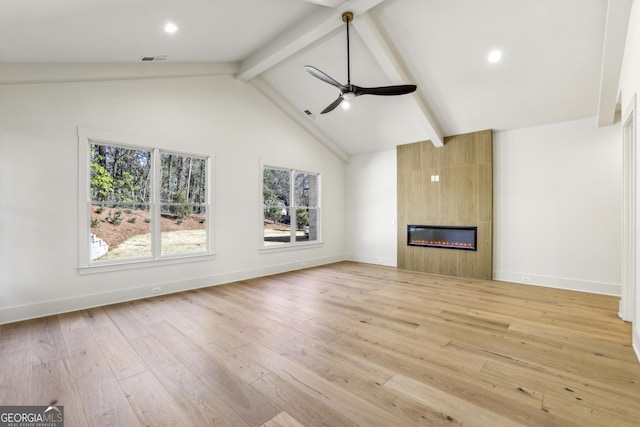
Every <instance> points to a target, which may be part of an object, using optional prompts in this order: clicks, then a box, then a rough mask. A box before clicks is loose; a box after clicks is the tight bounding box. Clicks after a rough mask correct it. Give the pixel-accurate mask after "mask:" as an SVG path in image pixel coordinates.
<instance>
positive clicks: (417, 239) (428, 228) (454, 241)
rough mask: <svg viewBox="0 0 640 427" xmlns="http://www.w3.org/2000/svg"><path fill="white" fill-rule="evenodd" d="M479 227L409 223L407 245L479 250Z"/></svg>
mask: <svg viewBox="0 0 640 427" xmlns="http://www.w3.org/2000/svg"><path fill="white" fill-rule="evenodd" d="M477 237H478V227H458V226H450V227H449V226H442V225H408V226H407V245H409V246H428V247H434V248H446V249H464V250H468V251H475V250H477V246H476V241H477Z"/></svg>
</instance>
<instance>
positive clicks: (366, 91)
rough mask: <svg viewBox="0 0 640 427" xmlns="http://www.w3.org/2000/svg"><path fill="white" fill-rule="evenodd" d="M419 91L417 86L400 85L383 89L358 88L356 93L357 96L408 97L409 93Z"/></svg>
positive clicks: (382, 87) (383, 87)
mask: <svg viewBox="0 0 640 427" xmlns="http://www.w3.org/2000/svg"><path fill="white" fill-rule="evenodd" d="M416 89H417V86H416V85H398V86H381V87H359V86H356V87H355V90H354V93H355V95H356V96H360V95H384V96H393V95H406V94H407V93H411V92H414V91H415V90H416Z"/></svg>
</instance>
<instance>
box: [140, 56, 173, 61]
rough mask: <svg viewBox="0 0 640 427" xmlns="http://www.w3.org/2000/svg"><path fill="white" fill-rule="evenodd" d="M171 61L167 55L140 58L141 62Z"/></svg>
mask: <svg viewBox="0 0 640 427" xmlns="http://www.w3.org/2000/svg"><path fill="white" fill-rule="evenodd" d="M167 59H169V56H167V55H159V56H143V57H142V58H140V62H163V61H166V60H167Z"/></svg>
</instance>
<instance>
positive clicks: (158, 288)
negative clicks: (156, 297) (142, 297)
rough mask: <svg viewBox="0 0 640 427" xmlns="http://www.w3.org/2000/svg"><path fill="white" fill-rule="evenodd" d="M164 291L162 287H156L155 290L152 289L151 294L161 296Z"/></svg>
mask: <svg viewBox="0 0 640 427" xmlns="http://www.w3.org/2000/svg"><path fill="white" fill-rule="evenodd" d="M161 291H162V288H161V287H160V286H156V287H155V288H152V289H151V293H153V294H159V293H160V292H161Z"/></svg>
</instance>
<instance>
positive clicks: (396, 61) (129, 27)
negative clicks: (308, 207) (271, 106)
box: [0, 0, 632, 159]
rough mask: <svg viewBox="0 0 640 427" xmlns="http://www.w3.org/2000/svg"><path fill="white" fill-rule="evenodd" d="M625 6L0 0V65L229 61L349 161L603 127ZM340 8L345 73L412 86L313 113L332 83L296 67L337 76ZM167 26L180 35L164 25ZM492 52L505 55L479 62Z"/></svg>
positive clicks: (492, 1) (507, 1) (586, 2)
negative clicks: (498, 133) (525, 130)
mask: <svg viewBox="0 0 640 427" xmlns="http://www.w3.org/2000/svg"><path fill="white" fill-rule="evenodd" d="M631 2H632V0H609V1H607V0H537V1H530V0H484V1H477V0H446V1H444V0H349V1H344V0H55V1H52V0H29V1H25V0H2V2H1V3H0V71H2V67H5V68H4V69H5V70H7V69H11V68H10V67H15V66H16V65H17V64H16V63H29V64H31V63H33V65H29V64H27V65H25V64H21V65H20V66H21V67H23V68H22V69H24V67H29V66H31V67H38V66H41V64H39V63H63V64H67V65H66V66H67V68H66V70H67V71H69V70H70V68H69V67H70V65H71V64H72V65H73V66H78V67H79V66H80V64H79V63H82V64H83V65H84V66H87V64H89V63H101V64H105V65H106V63H108V64H109V66H112V67H113V66H118V64H119V65H121V66H128V67H132V66H133V65H131V64H136V65H135V66H136V67H138V66H140V67H142V66H149V65H151V64H139V60H140V58H141V57H143V56H159V55H167V56H168V61H167V62H168V63H173V64H174V65H173V67H177V66H178V64H180V63H185V64H183V65H185V66H186V65H187V64H186V63H191V66H193V64H192V63H194V62H195V63H202V64H201V66H213V65H225V66H227V65H228V66H229V67H227V68H230V69H233V70H234V72H235V74H236V77H237V78H238V79H240V80H243V81H247V82H249V83H251V84H254V85H255V86H256V88H258V89H259V90H260V91H262V92H263V93H264V94H265V95H266V96H267V97H269V98H270V99H271V100H272V101H273V102H274V103H275V104H276V105H277V106H278V107H280V108H281V109H282V110H283V111H285V112H286V113H287V114H289V115H290V116H291V117H292V118H293V119H294V120H296V121H297V122H298V123H300V125H301V126H303V127H305V128H306V129H307V130H308V131H309V132H310V133H311V134H313V135H314V136H316V137H317V138H318V139H319V140H320V141H321V142H323V143H325V144H326V145H327V146H328V147H329V148H331V149H332V150H333V151H334V152H336V154H338V155H340V156H341V157H343V158H345V159H348V156H349V155H354V154H361V153H367V152H373V151H378V150H384V149H391V148H393V147H395V146H396V145H398V144H405V143H410V142H415V141H420V140H428V139H430V140H432V141H433V142H434V144H436V145H441V144H442V138H443V137H444V136H446V135H454V134H460V133H466V132H472V131H476V130H482V129H489V128H492V129H497V130H503V129H513V128H522V127H529V126H537V125H543V124H548V123H555V122H561V121H567V120H574V119H581V118H587V117H597V118H598V121H597V122H596V121H594V126H595V125H596V123H600V124H601V125H606V124H611V123H612V120H613V114H614V109H615V105H616V100H617V95H618V86H617V83H618V76H619V70H620V64H621V58H622V50H623V47H624V39H625V37H626V28H627V23H628V15H629V10H630V5H631ZM609 3H611V4H609ZM345 10H350V11H353V12H354V15H355V19H354V22H353V23H352V26H351V31H350V33H351V80H352V83H354V84H356V85H359V86H384V85H389V84H410V83H413V84H417V85H418V90H417V91H416V92H415V93H414V94H411V95H404V96H398V97H379V96H361V97H358V98H357V99H355V100H354V101H353V102H352V108H351V109H350V110H348V111H344V110H342V109H341V108H337V109H336V110H334V111H333V112H331V113H329V114H325V115H320V111H321V110H322V109H323V108H324V107H326V106H327V105H329V104H330V103H331V102H333V101H334V100H335V99H336V98H337V96H338V91H337V89H336V88H334V87H332V86H330V85H328V84H326V83H324V82H322V81H320V80H318V79H316V78H314V77H313V76H311V75H309V74H308V73H307V72H305V71H304V70H303V68H302V67H303V66H304V65H313V66H315V67H316V68H318V69H320V70H322V71H323V72H325V73H327V74H328V75H330V76H332V77H333V78H334V79H335V80H337V81H339V82H341V83H346V67H347V64H346V32H345V24H344V23H343V22H342V20H341V14H342V12H343V11H345ZM167 22H173V23H175V24H176V25H177V26H178V28H179V30H178V32H177V33H175V34H166V33H164V32H163V27H164V25H165V23H167ZM496 48H498V49H500V50H501V51H502V53H503V59H502V61H500V62H499V63H497V64H490V63H489V62H488V61H487V55H488V53H489V52H490V51H491V50H492V49H496ZM36 63H38V64H36ZM212 63H223V64H212ZM153 65H154V66H161V65H162V66H167V65H168V64H166V63H165V64H153ZM94 66H95V65H94ZM14 69H15V68H14ZM165 69H168V68H165ZM172 70H173V71H172V73H175V72H176V71H175V68H173V69H172ZM1 74H2V73H0V77H2V75H1ZM5 74H6V73H5ZM23 74H24V72H23ZM74 75H75V74H74ZM40 78H41V79H42V76H40ZM55 78H56V77H52V79H54V80H55ZM57 78H59V79H64V78H65V77H64V76H62V75H60V76H58V77H57ZM66 78H67V79H68V78H69V77H68V76H67V77H66ZM5 80H6V79H5ZM0 83H5V84H6V83H7V81H3V80H2V79H1V78H0ZM307 109H308V110H309V111H311V112H312V113H313V114H314V116H315V120H312V119H310V118H308V117H307V115H306V114H304V113H303V111H304V110H307Z"/></svg>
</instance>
